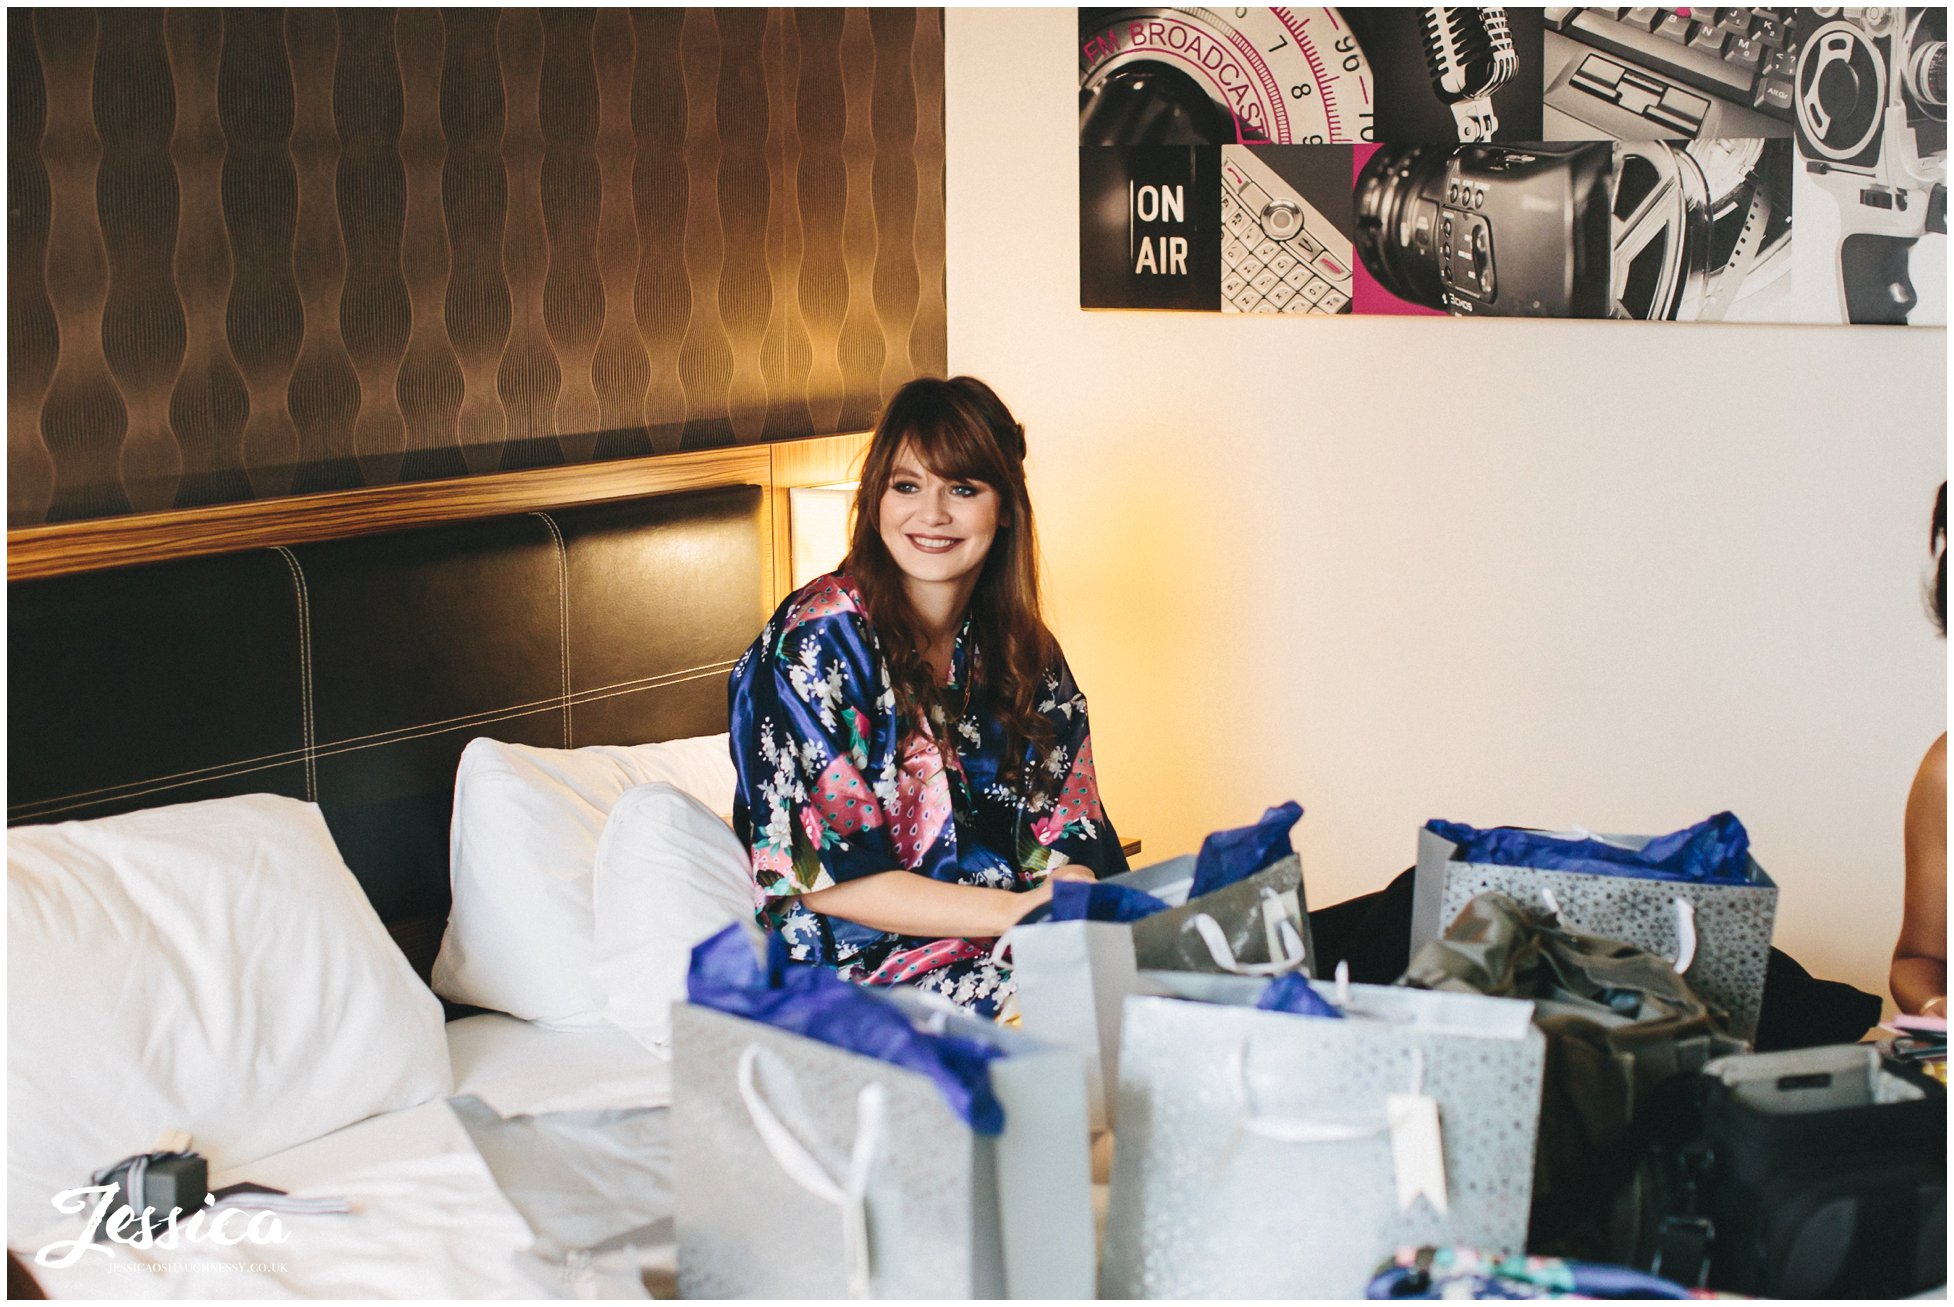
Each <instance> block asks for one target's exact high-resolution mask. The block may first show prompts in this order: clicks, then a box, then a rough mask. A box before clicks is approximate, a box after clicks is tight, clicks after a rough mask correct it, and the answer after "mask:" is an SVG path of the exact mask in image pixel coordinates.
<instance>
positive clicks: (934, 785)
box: [889, 731, 950, 867]
mask: <svg viewBox="0 0 1954 1307" xmlns="http://www.w3.org/2000/svg"><path fill="white" fill-rule="evenodd" d="M949 820H950V777H949V774H948V773H947V772H945V771H944V770H943V754H942V752H941V751H940V750H938V749H937V747H936V741H935V740H933V739H931V738H930V737H929V736H927V735H924V734H922V733H921V732H920V731H919V732H916V733H913V734H911V735H909V736H908V737H907V738H905V739H904V740H903V742H902V760H901V764H900V769H899V770H898V771H897V773H896V801H895V805H894V809H893V811H892V812H891V813H890V814H889V838H890V839H891V840H892V841H893V842H894V843H895V846H896V856H897V857H898V858H899V859H900V860H901V862H902V865H903V866H905V867H916V866H919V865H921V863H922V861H923V855H924V854H925V853H927V852H929V848H930V846H931V845H932V844H934V843H936V837H937V836H938V835H940V834H942V832H943V826H944V823H946V822H948V821H949Z"/></svg>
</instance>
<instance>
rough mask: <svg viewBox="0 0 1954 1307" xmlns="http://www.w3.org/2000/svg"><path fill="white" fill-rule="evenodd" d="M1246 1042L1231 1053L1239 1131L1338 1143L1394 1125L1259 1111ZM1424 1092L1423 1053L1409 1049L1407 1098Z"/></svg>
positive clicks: (1281, 1138)
mask: <svg viewBox="0 0 1954 1307" xmlns="http://www.w3.org/2000/svg"><path fill="white" fill-rule="evenodd" d="M1248 1047H1249V1046H1248V1041H1247V1040H1243V1041H1242V1043H1241V1045H1240V1046H1239V1047H1238V1048H1236V1050H1235V1057H1234V1064H1235V1084H1236V1088H1237V1091H1238V1092H1239V1093H1240V1094H1241V1099H1242V1107H1243V1109H1244V1115H1243V1119H1242V1129H1244V1130H1246V1131H1248V1132H1249V1133H1250V1134H1252V1135H1259V1136H1261V1137H1262V1138H1264V1139H1273V1140H1275V1141H1276V1142H1277V1143H1282V1144H1342V1143H1349V1142H1350V1141H1351V1140H1353V1139H1369V1138H1371V1137H1372V1136H1374V1135H1381V1134H1386V1133H1388V1132H1389V1131H1390V1130H1391V1128H1392V1126H1393V1125H1394V1124H1395V1122H1394V1121H1393V1120H1392V1119H1391V1117H1390V1116H1388V1115H1387V1116H1385V1117H1384V1118H1383V1119H1382V1120H1379V1121H1374V1122H1369V1123H1364V1122H1357V1121H1309V1120H1300V1119H1298V1118H1296V1117H1292V1116H1273V1115H1269V1114H1266V1113H1264V1112H1262V1111H1260V1110H1259V1109H1258V1108H1257V1107H1256V1106H1255V1094H1254V1091H1253V1090H1252V1089H1251V1088H1250V1086H1249V1081H1248ZM1424 1092H1425V1054H1424V1051H1423V1050H1422V1049H1416V1048H1414V1049H1412V1050H1411V1095H1410V1096H1411V1097H1413V1098H1419V1097H1422V1096H1423V1095H1424Z"/></svg>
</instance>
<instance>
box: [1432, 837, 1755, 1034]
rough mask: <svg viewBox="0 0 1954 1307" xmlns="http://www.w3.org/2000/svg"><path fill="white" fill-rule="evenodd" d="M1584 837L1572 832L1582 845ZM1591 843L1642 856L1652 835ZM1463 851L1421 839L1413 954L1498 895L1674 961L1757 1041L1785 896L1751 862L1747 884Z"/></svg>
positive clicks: (1732, 1028)
mask: <svg viewBox="0 0 1954 1307" xmlns="http://www.w3.org/2000/svg"><path fill="white" fill-rule="evenodd" d="M1584 834H1586V833H1585V832H1578V831H1575V832H1568V833H1567V834H1566V838H1569V839H1575V838H1579V837H1581V836H1582V835H1584ZM1589 838H1592V839H1597V840H1601V841H1605V842H1607V843H1610V844H1619V845H1622V846H1623V847H1625V848H1638V849H1639V848H1641V847H1642V846H1643V845H1645V844H1647V843H1648V842H1649V840H1650V838H1651V837H1650V836H1647V835H1593V836H1589ZM1458 851H1459V849H1458V845H1456V844H1454V843H1453V842H1452V841H1451V840H1448V839H1446V838H1445V837H1444V836H1442V835H1439V834H1438V833H1437V832H1435V831H1432V830H1430V829H1426V828H1421V829H1420V830H1419V832H1418V870H1417V873H1416V886H1415V888H1414V890H1413V901H1412V909H1411V952H1412V953H1413V954H1414V955H1415V954H1416V953H1417V952H1418V950H1419V949H1421V948H1423V947H1425V945H1427V944H1429V943H1431V942H1432V941H1433V940H1435V939H1437V938H1438V937H1439V936H1440V935H1441V934H1443V933H1444V932H1445V929H1446V927H1448V926H1450V925H1451V924H1452V921H1453V919H1454V918H1456V917H1457V916H1458V915H1459V913H1460V912H1461V911H1462V910H1463V909H1464V908H1465V905H1466V904H1467V903H1468V902H1470V901H1471V900H1472V899H1473V898H1474V897H1476V896H1478V895H1480V894H1484V893H1486V892H1487V891H1489V890H1497V891H1498V892H1500V893H1502V894H1505V895H1508V896H1509V897H1511V898H1513V899H1515V900H1517V901H1518V902H1520V903H1524V904H1526V905H1528V906H1529V907H1545V908H1547V909H1548V910H1550V911H1552V912H1553V913H1554V914H1555V915H1557V916H1558V917H1559V918H1560V920H1561V923H1562V924H1563V925H1565V926H1566V927H1568V929H1570V930H1577V931H1580V932H1581V933H1583V934H1587V935H1600V936H1602V937H1604V938H1606V939H1619V940H1622V941H1624V942H1625V943H1629V944H1633V945H1635V946H1636V947H1637V948H1643V949H1647V950H1648V951H1649V952H1651V953H1657V954H1660V955H1661V956H1663V957H1665V958H1668V959H1670V960H1671V961H1672V962H1674V963H1675V965H1676V970H1677V971H1679V972H1681V973H1682V976H1683V979H1684V980H1686V981H1688V982H1689V987H1690V988H1691V989H1693V990H1694V991H1696V993H1697V995H1698V996H1699V997H1701V998H1703V999H1704V1000H1705V1001H1706V1002H1708V1003H1709V1004H1710V1005H1711V1006H1712V1007H1715V1008H1717V1009H1718V1010H1719V1011H1720V1012H1722V1013H1723V1015H1724V1018H1725V1029H1727V1030H1728V1031H1729V1032H1730V1033H1731V1034H1732V1035H1734V1036H1736V1037H1737V1038H1738V1039H1742V1040H1745V1041H1746V1042H1748V1041H1749V1040H1751V1039H1752V1038H1753V1037H1754V1036H1755V1035H1756V1033H1757V1015H1758V1012H1759V1010H1760V1009H1761V1008H1762V1007H1763V1004H1764V975H1765V970H1766V968H1767V967H1768V965H1769V963H1770V957H1771V932H1772V928H1773V926H1774V924H1775V922H1776V919H1777V912H1778V887H1777V885H1776V884H1775V883H1773V882H1772V880H1771V878H1770V877H1769V876H1768V875H1766V874H1765V873H1764V869H1763V868H1762V867H1760V866H1758V865H1757V861H1756V859H1754V858H1749V857H1746V859H1745V875H1744V880H1743V882H1742V883H1741V884H1738V883H1717V882H1694V881H1679V880H1657V879H1653V878H1650V877H1641V876H1633V875H1619V876H1614V875H1600V874H1595V873H1590V872H1581V871H1559V870H1547V869H1542V868H1538V867H1508V866H1499V865H1496V864H1491V863H1476V862H1465V861H1462V860H1460V858H1459V857H1458Z"/></svg>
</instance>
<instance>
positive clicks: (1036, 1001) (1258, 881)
mask: <svg viewBox="0 0 1954 1307" xmlns="http://www.w3.org/2000/svg"><path fill="white" fill-rule="evenodd" d="M1194 863H1195V859H1194V857H1193V856H1192V855H1188V856H1186V857H1180V858H1172V859H1169V860H1168V861H1166V862H1161V863H1157V864H1155V865H1154V866H1151V867H1144V868H1142V869H1140V870H1138V871H1132V872H1128V873H1126V874H1125V875H1122V876H1113V877H1109V878H1108V879H1107V882H1106V883H1108V884H1115V885H1124V886H1126V887H1127V888H1129V889H1136V890H1142V891H1144V892H1146V893H1148V894H1151V895H1153V896H1154V897H1155V898H1158V899H1161V900H1162V901H1164V902H1166V903H1167V904H1168V905H1169V910H1168V911H1166V912H1161V913H1156V914H1155V915H1153V916H1151V917H1147V918H1144V919H1143V920H1140V921H1135V922H1111V921H1041V922H1037V923H1035V924H1032V925H1025V926H1014V927H1013V928H1012V929H1011V930H1010V931H1008V932H1007V933H1006V935H1005V937H1004V939H1003V940H1001V941H999V945H998V948H999V951H1000V952H1002V951H1004V950H1005V949H1007V948H1008V949H1009V951H1010V955H1011V968H1012V975H1013V977H1014V978H1015V979H1016V981H1017V986H1018V991H1017V1007H1018V1014H1019V1016H1020V1018H1021V1019H1022V1020H1023V1023H1024V1029H1025V1031H1026V1032H1027V1033H1028V1034H1032V1035H1036V1036H1037V1037H1038V1038H1040V1039H1043V1040H1046V1041H1047V1042H1050V1043H1053V1044H1057V1045H1059V1046H1061V1047H1064V1048H1069V1049H1072V1050H1074V1051H1075V1052H1077V1053H1078V1054H1079V1055H1080V1056H1081V1057H1082V1058H1083V1059H1084V1065H1085V1074H1086V1079H1087V1092H1088V1101H1089V1106H1090V1111H1091V1121H1092V1129H1093V1131H1094V1132H1095V1133H1097V1132H1098V1131H1100V1130H1102V1129H1105V1128H1106V1127H1107V1126H1109V1125H1111V1124H1112V1118H1113V1115H1114V1102H1113V1085H1114V1076H1115V1074H1116V1068H1117V1067H1118V1066H1119V1036H1120V1010H1121V1006H1122V1004H1124V1003H1125V1001H1126V999H1127V998H1128V997H1129V996H1130V995H1133V994H1140V993H1151V992H1154V991H1153V990H1152V989H1151V988H1149V987H1148V986H1146V985H1145V984H1143V983H1142V982H1141V980H1140V972H1141V969H1142V968H1148V969H1154V970H1163V971H1212V972H1222V973H1229V974H1234V975H1245V976H1270V975H1279V974H1282V973H1285V972H1289V971H1295V970H1299V969H1301V970H1306V969H1307V968H1308V966H1309V958H1310V943H1309V910H1308V905H1307V900H1306V898H1305V896H1304V892H1303V864H1302V859H1301V858H1300V857H1298V856H1297V855H1295V854H1293V853H1292V854H1290V855H1289V856H1288V857H1286V858H1282V859H1280V860H1278V861H1276V862H1274V863H1271V864H1270V865H1269V866H1267V867H1265V868H1263V869H1262V870H1261V871H1258V872H1256V873H1255V874H1254V875H1253V876H1249V877H1247V878H1245V879H1243V880H1240V881H1237V882H1236V883H1235V884H1233V885H1229V886H1227V887H1226V888H1224V889H1221V890H1217V891H1215V892H1214V893H1212V894H1205V895H1203V896H1201V898H1199V899H1196V900H1194V901H1192V902H1190V901H1189V900H1188V892H1189V891H1190V889H1191V888H1192V887H1193V884H1194Z"/></svg>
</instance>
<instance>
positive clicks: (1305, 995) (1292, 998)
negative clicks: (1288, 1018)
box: [1255, 971, 1344, 1021]
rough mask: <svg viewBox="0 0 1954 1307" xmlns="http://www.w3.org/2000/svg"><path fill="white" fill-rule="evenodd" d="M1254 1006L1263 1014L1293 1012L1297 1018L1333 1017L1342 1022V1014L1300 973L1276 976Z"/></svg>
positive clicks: (1293, 972) (1294, 972)
mask: <svg viewBox="0 0 1954 1307" xmlns="http://www.w3.org/2000/svg"><path fill="white" fill-rule="evenodd" d="M1255 1006H1256V1007H1258V1008H1260V1009H1262V1010H1263V1011H1264V1012H1293V1013H1295V1014H1296V1015H1297V1016H1299V1017H1335V1018H1336V1019H1337V1020H1338V1021H1341V1020H1343V1019H1344V1018H1343V1013H1342V1012H1340V1011H1338V1010H1337V1006H1336V1004H1334V1003H1332V1002H1330V1000H1329V999H1327V998H1324V997H1323V996H1322V995H1321V994H1319V993H1317V992H1316V988H1315V986H1313V985H1311V984H1310V983H1309V977H1307V976H1305V975H1304V974H1303V973H1302V972H1300V971H1292V972H1290V973H1289V974H1288V975H1286V976H1277V977H1276V978H1275V979H1274V980H1272V981H1270V982H1269V987H1268V988H1267V989H1265V990H1263V991H1262V997H1261V998H1259V999H1257V1000H1255Z"/></svg>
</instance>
